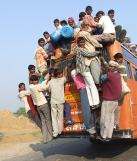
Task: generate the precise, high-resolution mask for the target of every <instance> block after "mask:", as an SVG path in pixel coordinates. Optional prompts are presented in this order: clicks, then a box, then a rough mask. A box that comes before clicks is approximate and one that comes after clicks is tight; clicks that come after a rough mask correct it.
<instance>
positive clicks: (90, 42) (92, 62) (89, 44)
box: [76, 19, 102, 84]
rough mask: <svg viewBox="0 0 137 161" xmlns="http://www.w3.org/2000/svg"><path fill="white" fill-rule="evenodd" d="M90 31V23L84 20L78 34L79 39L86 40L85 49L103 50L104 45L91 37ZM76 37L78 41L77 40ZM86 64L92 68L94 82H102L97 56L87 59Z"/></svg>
mask: <svg viewBox="0 0 137 161" xmlns="http://www.w3.org/2000/svg"><path fill="white" fill-rule="evenodd" d="M88 30H89V22H88V21H87V20H85V19H84V20H83V21H82V23H81V29H80V32H79V33H78V34H77V37H83V38H84V40H85V49H86V50H88V51H90V52H94V51H95V47H96V48H102V44H100V43H99V42H98V41H97V40H95V39H94V38H93V36H91V34H90V32H89V31H88ZM77 37H76V39H77ZM85 63H86V65H87V66H90V72H91V75H92V77H93V80H94V82H95V83H96V84H99V82H100V61H99V59H98V57H97V56H95V57H90V58H85Z"/></svg>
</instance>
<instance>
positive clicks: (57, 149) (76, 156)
mask: <svg viewBox="0 0 137 161" xmlns="http://www.w3.org/2000/svg"><path fill="white" fill-rule="evenodd" d="M66 140H67V139H66ZM66 140H65V139H64V141H63V140H62V139H61V138H60V139H58V140H53V141H52V142H50V143H48V144H46V146H45V149H43V150H42V146H43V144H42V143H37V144H30V147H31V148H32V149H33V150H34V151H36V152H34V153H31V154H27V155H24V156H22V157H18V158H13V160H14V161H16V160H20V161H29V160H33V161H37V160H39V161H42V160H46V161H66V160H67V161H69V160H70V161H87V160H97V161H106V160H111V161H114V160H120V161H121V160H124V161H125V160H134V159H135V160H137V154H136V151H137V147H136V144H137V140H122V139H119V140H118V139H117V140H112V141H111V142H109V143H107V144H96V145H95V144H91V143H90V141H89V140H88V139H75V140H73V141H72V139H70V140H68V142H66ZM58 142H61V144H60V145H59V143H58ZM40 146H41V150H40V149H39V150H38V149H37V148H36V147H40ZM13 160H12V159H11V160H10V161H13Z"/></svg>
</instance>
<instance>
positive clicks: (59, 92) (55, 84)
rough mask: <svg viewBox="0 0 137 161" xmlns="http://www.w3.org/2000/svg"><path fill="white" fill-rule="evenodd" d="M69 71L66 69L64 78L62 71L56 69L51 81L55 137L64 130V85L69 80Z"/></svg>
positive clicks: (50, 90) (50, 89)
mask: <svg viewBox="0 0 137 161" xmlns="http://www.w3.org/2000/svg"><path fill="white" fill-rule="evenodd" d="M67 70H68V68H67V67H65V71H64V77H63V70H62V69H59V68H58V69H55V70H54V76H55V78H54V79H52V80H50V81H49V92H51V101H50V103H51V116H52V127H53V137H55V138H56V137H57V136H58V135H60V134H61V132H62V130H63V109H64V103H65V99H64V84H65V83H66V81H67V79H66V77H67Z"/></svg>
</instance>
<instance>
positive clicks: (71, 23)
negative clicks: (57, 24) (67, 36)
mask: <svg viewBox="0 0 137 161" xmlns="http://www.w3.org/2000/svg"><path fill="white" fill-rule="evenodd" d="M68 24H69V26H71V27H72V28H73V29H74V31H73V35H72V38H75V37H76V35H77V33H78V32H79V31H80V28H79V27H78V26H77V25H76V24H75V21H74V19H73V18H72V17H70V18H68Z"/></svg>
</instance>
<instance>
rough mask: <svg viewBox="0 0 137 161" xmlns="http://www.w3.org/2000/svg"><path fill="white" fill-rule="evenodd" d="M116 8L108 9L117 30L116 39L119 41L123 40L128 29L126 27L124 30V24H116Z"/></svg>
mask: <svg viewBox="0 0 137 161" xmlns="http://www.w3.org/2000/svg"><path fill="white" fill-rule="evenodd" d="M114 12H115V11H114V10H113V9H111V10H109V11H108V16H109V17H110V19H111V21H112V22H113V24H114V26H115V30H116V40H118V41H119V42H121V43H122V42H123V40H124V38H125V36H126V33H127V31H126V30H125V29H124V30H122V26H120V25H118V26H116V23H115V20H114V19H113V17H114Z"/></svg>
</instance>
